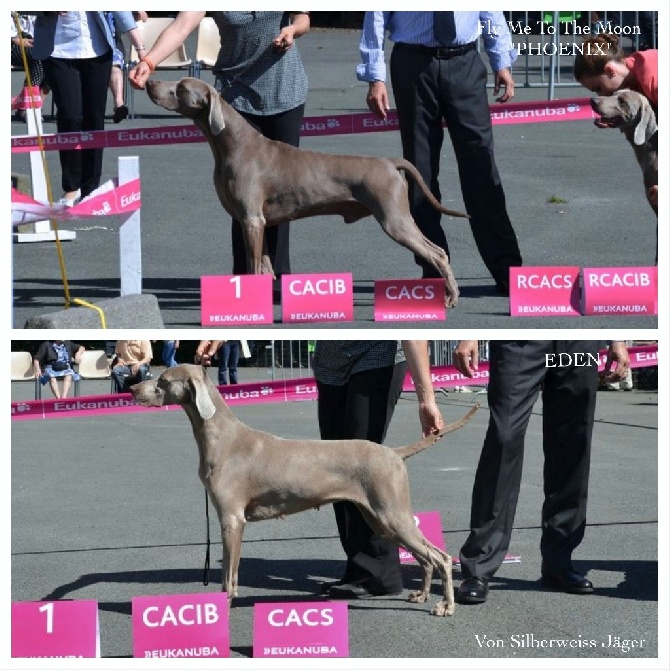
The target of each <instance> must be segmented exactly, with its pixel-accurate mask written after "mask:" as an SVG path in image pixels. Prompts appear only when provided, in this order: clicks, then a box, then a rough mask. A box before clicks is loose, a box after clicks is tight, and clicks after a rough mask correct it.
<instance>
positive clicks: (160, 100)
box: [146, 77, 226, 135]
mask: <svg viewBox="0 0 670 670" xmlns="http://www.w3.org/2000/svg"><path fill="white" fill-rule="evenodd" d="M146 89H147V94H148V95H149V97H150V98H151V101H152V102H154V103H155V104H157V105H159V106H160V107H164V108H165V109H169V110H170V111H173V112H178V113H179V114H181V115H182V116H185V117H187V118H189V119H193V120H194V121H198V119H199V118H202V117H204V118H202V121H203V122H204V121H205V119H206V121H207V126H208V127H209V129H210V130H211V131H212V134H213V135H219V134H220V133H221V131H222V130H223V129H224V128H225V127H226V123H225V121H224V118H223V110H222V107H221V96H220V95H219V93H218V92H217V90H216V89H215V88H214V87H213V86H210V85H209V84H207V83H206V82H204V81H202V80H200V79H195V78H193V77H184V78H183V79H180V80H179V81H161V80H160V79H149V80H148V81H147V83H146Z"/></svg>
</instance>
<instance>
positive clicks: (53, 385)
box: [49, 377, 60, 398]
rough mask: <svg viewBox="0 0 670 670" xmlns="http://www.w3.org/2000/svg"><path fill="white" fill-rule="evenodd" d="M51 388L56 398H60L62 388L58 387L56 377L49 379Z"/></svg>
mask: <svg viewBox="0 0 670 670" xmlns="http://www.w3.org/2000/svg"><path fill="white" fill-rule="evenodd" d="M49 388H50V389H51V392H52V393H53V394H54V398H60V388H59V386H58V380H57V379H56V378H55V377H49Z"/></svg>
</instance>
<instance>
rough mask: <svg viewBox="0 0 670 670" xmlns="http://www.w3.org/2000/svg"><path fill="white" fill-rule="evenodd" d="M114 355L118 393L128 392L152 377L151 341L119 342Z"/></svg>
mask: <svg viewBox="0 0 670 670" xmlns="http://www.w3.org/2000/svg"><path fill="white" fill-rule="evenodd" d="M114 355H115V357H116V359H115V361H114V365H113V367H112V379H113V380H114V386H115V389H116V392H117V393H123V392H125V391H128V389H129V388H130V387H131V386H132V385H133V384H137V383H138V382H141V381H144V380H145V379H148V378H149V377H150V376H151V375H150V368H149V364H150V363H151V359H152V358H153V352H152V350H151V342H150V341H149V340H118V341H117V343H116V347H115V348H114Z"/></svg>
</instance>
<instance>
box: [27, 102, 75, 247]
mask: <svg viewBox="0 0 670 670" xmlns="http://www.w3.org/2000/svg"><path fill="white" fill-rule="evenodd" d="M36 111H37V113H35V111H33V109H31V108H29V109H26V110H25V112H26V123H27V126H28V135H32V136H33V137H34V136H36V135H37V134H38V130H39V134H40V136H41V135H42V108H41V107H39V108H38V109H37V110H36ZM36 116H37V119H35V117H36ZM30 180H31V182H32V189H33V198H34V199H35V200H39V201H40V202H48V200H49V195H48V191H47V181H46V175H45V174H44V165H43V164H42V156H41V155H40V152H39V151H31V152H30ZM30 225H31V226H33V232H30V233H20V232H16V233H14V239H15V240H16V242H54V241H55V240H56V231H55V230H53V229H52V228H51V221H36V222H35V223H32V224H30ZM76 237H77V233H75V232H74V231H73V230H61V229H60V228H59V229H58V239H59V240H61V241H65V240H74V239H75V238H76Z"/></svg>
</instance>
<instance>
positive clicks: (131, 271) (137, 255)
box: [119, 156, 142, 296]
mask: <svg viewBox="0 0 670 670" xmlns="http://www.w3.org/2000/svg"><path fill="white" fill-rule="evenodd" d="M139 178H140V159H139V158H138V157H137V156H126V157H123V158H119V185H121V184H125V183H127V182H129V181H133V180H134V179H139ZM141 211H142V208H141V207H140V209H138V210H136V211H134V212H133V213H132V214H131V215H130V216H129V217H128V218H127V219H126V220H125V221H124V222H123V223H122V224H121V227H120V228H119V269H120V276H121V295H122V296H124V295H136V294H139V293H142V236H141V229H140V212H141Z"/></svg>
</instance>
